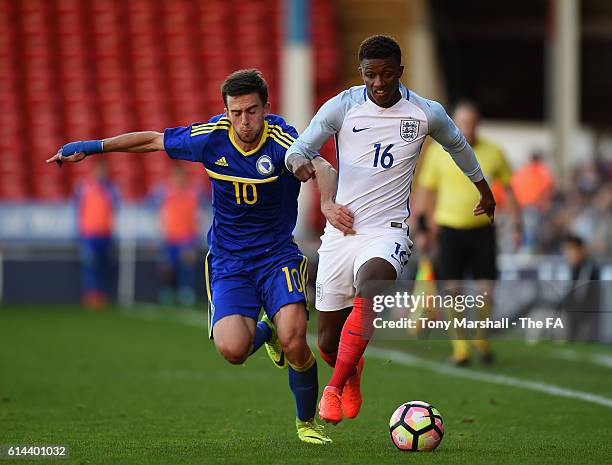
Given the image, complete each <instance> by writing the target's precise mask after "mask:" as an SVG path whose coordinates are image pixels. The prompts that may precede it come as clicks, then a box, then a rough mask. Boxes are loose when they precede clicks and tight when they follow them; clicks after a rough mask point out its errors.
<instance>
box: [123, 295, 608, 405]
mask: <svg viewBox="0 0 612 465" xmlns="http://www.w3.org/2000/svg"><path fill="white" fill-rule="evenodd" d="M122 314H124V315H126V316H129V317H135V318H140V319H144V320H154V321H161V320H165V321H175V322H178V323H182V324H185V325H188V326H193V327H197V328H206V327H207V321H206V315H205V314H203V313H201V312H196V311H195V310H175V309H168V310H167V311H161V310H158V309H157V308H155V307H154V306H151V307H150V308H147V309H144V308H140V309H138V310H124V311H123V312H122ZM308 342H309V343H310V344H311V345H313V344H316V338H315V336H309V337H308ZM365 356H366V357H369V358H376V359H379V360H391V361H392V362H394V363H397V364H399V365H404V366H411V367H418V368H421V369H424V370H429V371H432V372H434V373H438V374H442V375H446V376H453V377H455V378H463V379H468V380H471V381H480V382H483V383H489V384H498V385H501V386H510V387H515V388H520V389H526V390H529V391H536V392H542V393H544V394H549V395H551V396H557V397H565V398H567V399H573V400H582V401H584V402H590V403H592V404H597V405H602V406H604V407H608V408H612V399H610V398H609V397H604V396H600V395H597V394H591V393H590V392H585V391H578V390H575V389H567V388H564V387H561V386H557V385H554V384H548V383H542V382H540V381H531V380H528V379H521V378H515V377H513V376H507V375H495V374H491V373H483V372H481V371H476V370H471V369H469V368H456V367H452V366H449V365H446V364H444V363H440V362H436V361H432V360H427V359H424V358H421V357H417V356H415V355H411V354H409V353H406V352H402V351H399V350H393V349H383V348H381V347H374V346H369V347H368V349H367V350H366V353H365Z"/></svg>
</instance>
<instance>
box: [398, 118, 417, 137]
mask: <svg viewBox="0 0 612 465" xmlns="http://www.w3.org/2000/svg"><path fill="white" fill-rule="evenodd" d="M400 136H401V138H402V139H404V140H405V141H406V142H412V141H414V140H415V139H416V138H417V137H418V136H419V121H418V120H415V119H403V120H401V122H400Z"/></svg>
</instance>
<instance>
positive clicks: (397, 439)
mask: <svg viewBox="0 0 612 465" xmlns="http://www.w3.org/2000/svg"><path fill="white" fill-rule="evenodd" d="M389 433H390V434H391V441H393V444H395V447H397V448H398V449H400V450H403V451H411V452H420V451H432V450H434V449H435V448H436V447H438V445H439V444H440V442H441V441H442V437H443V436H444V420H442V415H440V412H439V411H438V409H437V408H435V407H434V406H433V405H430V404H428V403H427V402H422V401H419V400H411V401H410V402H406V403H405V404H402V405H400V406H399V407H398V408H397V409H395V412H393V415H391V420H389Z"/></svg>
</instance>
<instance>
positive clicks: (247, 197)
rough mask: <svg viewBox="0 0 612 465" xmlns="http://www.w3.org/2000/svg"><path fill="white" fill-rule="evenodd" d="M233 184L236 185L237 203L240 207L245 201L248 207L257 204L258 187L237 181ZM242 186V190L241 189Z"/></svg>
mask: <svg viewBox="0 0 612 465" xmlns="http://www.w3.org/2000/svg"><path fill="white" fill-rule="evenodd" d="M232 184H233V185H234V191H235V193H236V203H237V204H238V205H240V204H241V203H242V202H243V201H244V203H246V204H247V205H253V204H254V203H255V202H257V187H255V184H249V183H240V182H237V181H232ZM241 185H242V189H240V186H241ZM241 191H242V192H241ZM249 191H250V192H249Z"/></svg>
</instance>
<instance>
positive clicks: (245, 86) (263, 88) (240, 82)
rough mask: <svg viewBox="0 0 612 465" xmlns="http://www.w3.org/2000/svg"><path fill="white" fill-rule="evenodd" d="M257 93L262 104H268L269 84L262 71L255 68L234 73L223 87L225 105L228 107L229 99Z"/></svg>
mask: <svg viewBox="0 0 612 465" xmlns="http://www.w3.org/2000/svg"><path fill="white" fill-rule="evenodd" d="M252 93H257V94H258V95H259V98H260V99H261V103H262V104H264V105H265V104H266V103H268V84H267V83H266V80H265V79H264V78H263V75H262V74H261V71H259V70H258V69H255V68H251V69H240V70H238V71H235V72H233V73H232V74H230V75H229V76H228V77H227V78H225V81H223V84H222V85H221V95H222V96H223V103H225V105H227V97H228V95H229V96H230V97H240V96H242V95H248V94H252Z"/></svg>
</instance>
